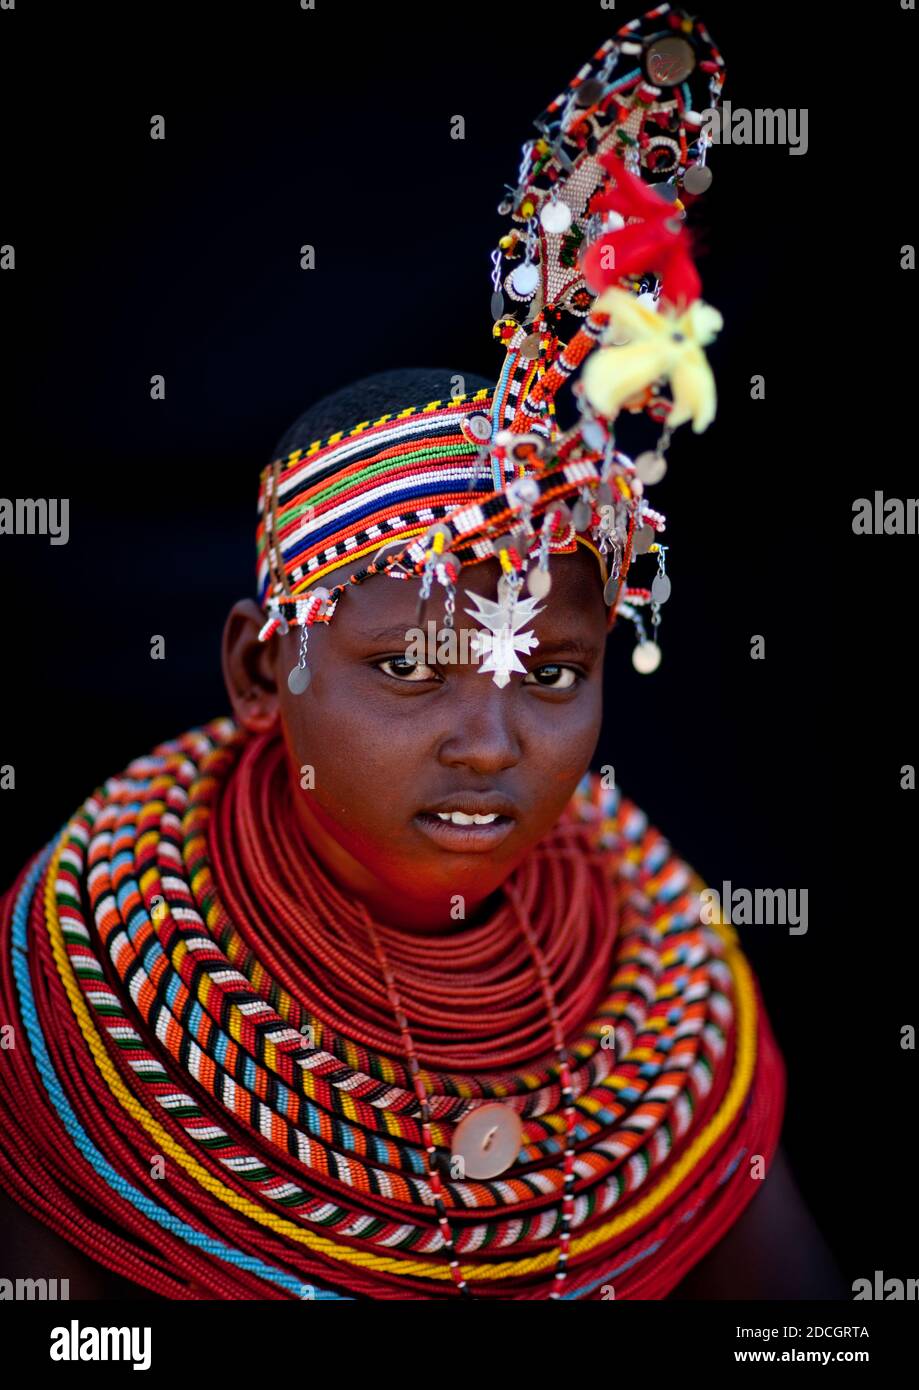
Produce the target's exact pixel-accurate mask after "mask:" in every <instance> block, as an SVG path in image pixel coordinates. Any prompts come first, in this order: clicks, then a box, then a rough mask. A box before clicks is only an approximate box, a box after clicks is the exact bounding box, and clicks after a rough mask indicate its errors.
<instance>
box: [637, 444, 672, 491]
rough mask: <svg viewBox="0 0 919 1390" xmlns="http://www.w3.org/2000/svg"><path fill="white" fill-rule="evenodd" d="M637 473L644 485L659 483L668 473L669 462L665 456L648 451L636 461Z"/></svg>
mask: <svg viewBox="0 0 919 1390" xmlns="http://www.w3.org/2000/svg"><path fill="white" fill-rule="evenodd" d="M635 472H636V473H637V474H638V476H639V478H640V479H641V481H642V482H643V483H659V482H660V480H661V478H662V477H663V476H664V474H665V473H666V472H667V460H666V459H665V458H664V456H663V454H655V453H654V451H653V450H651V449H648V450H647V451H646V452H645V453H643V454H639V455H638V458H637V459H636V460H635Z"/></svg>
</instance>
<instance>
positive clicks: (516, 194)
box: [258, 4, 724, 691]
mask: <svg viewBox="0 0 919 1390" xmlns="http://www.w3.org/2000/svg"><path fill="white" fill-rule="evenodd" d="M723 82H724V64H723V60H722V58H721V55H720V53H719V52H718V50H717V49H716V48H715V46H714V44H713V43H712V40H711V38H710V36H709V34H708V32H707V30H706V28H705V26H704V24H702V23H701V21H700V20H698V19H697V18H695V17H693V16H690V15H687V14H684V13H683V12H682V11H680V10H676V9H674V8H673V7H671V6H670V5H668V4H665V5H658V6H657V7H656V8H654V9H653V10H649V11H648V13H647V14H645V15H643V16H642V17H641V18H640V19H635V20H632V21H630V22H629V23H627V24H625V25H623V26H622V28H621V29H619V31H618V32H617V33H616V35H615V36H614V37H613V38H611V39H609V40H607V42H605V43H604V44H602V45H601V47H600V48H599V49H598V50H597V51H596V52H595V53H594V55H593V57H592V58H591V59H590V60H589V61H588V62H587V63H585V64H584V66H583V67H582V68H581V69H580V70H579V71H578V72H577V73H576V74H575V76H574V77H573V78H572V80H571V82H569V84H568V86H567V87H566V88H565V90H564V91H563V92H562V93H561V94H560V95H559V96H557V97H556V98H555V100H554V101H552V102H551V103H550V104H549V106H548V107H547V108H546V110H545V111H544V112H543V113H542V115H541V116H539V117H538V118H537V120H536V122H535V125H536V129H537V132H538V133H537V136H536V137H535V138H533V139H530V140H528V141H527V142H526V144H525V145H524V146H523V151H522V159H521V163H520V168H519V172H518V175H517V180H516V183H515V184H514V185H513V186H511V185H507V186H506V187H507V194H506V196H505V197H504V198H503V200H502V202H501V203H500V205H499V208H498V211H499V213H500V214H501V215H502V216H505V217H509V218H510V226H509V229H508V230H507V232H506V233H505V235H503V236H502V237H501V238H500V241H499V243H498V246H497V248H496V249H495V250H494V251H493V253H492V274H491V282H492V291H493V292H492V296H491V316H492V320H493V324H494V326H493V336H494V337H495V339H497V340H498V341H499V342H500V343H501V345H502V346H503V347H504V349H505V358H504V365H503V367H502V369H501V373H500V376H499V378H498V381H497V383H496V385H495V386H494V388H493V389H489V390H481V391H477V392H475V393H472V394H469V395H459V396H457V397H456V398H454V399H450V400H443V401H431V402H429V403H428V404H426V405H421V406H408V407H406V408H405V409H404V410H401V411H398V412H396V413H394V414H389V415H383V416H382V417H381V418H380V419H377V420H365V421H363V422H361V423H360V424H358V425H355V426H354V427H353V428H351V429H349V430H347V431H342V432H341V433H338V434H335V435H332V436H331V438H328V439H324V440H317V441H316V442H315V443H313V444H311V445H310V446H309V447H308V448H306V449H296V450H294V451H293V452H292V453H290V454H288V455H287V456H286V457H284V458H278V459H275V460H274V461H273V462H272V463H270V464H269V465H268V466H267V467H266V468H265V469H264V470H263V473H262V479H261V488H260V492H259V524H258V589H259V599H260V602H261V604H262V606H263V608H264V609H265V611H266V615H267V621H266V623H265V625H264V627H263V628H262V630H261V633H260V636H261V638H262V640H267V639H268V638H270V637H271V636H272V634H273V633H275V632H277V631H280V632H286V631H287V630H288V626H289V625H290V624H299V625H300V627H301V634H300V656H299V661H298V664H297V665H296V666H295V667H294V668H293V670H292V671H291V673H290V677H289V684H290V688H291V689H292V690H294V691H300V690H304V689H306V686H307V685H308V683H309V679H310V673H309V668H308V666H307V639H308V632H309V628H310V627H311V626H312V624H313V623H316V622H322V623H328V622H330V621H331V619H332V617H333V616H334V613H335V611H336V608H337V606H338V604H339V602H340V600H341V598H342V596H343V595H344V594H345V593H346V592H347V591H348V588H349V586H350V585H357V584H361V583H362V582H364V581H365V580H366V579H368V578H369V577H371V576H372V575H375V574H385V575H387V576H388V577H392V578H401V579H409V578H411V579H417V580H419V581H420V587H419V608H418V618H419V622H420V621H421V619H422V616H423V612H424V604H425V603H426V601H427V599H428V597H429V596H430V593H431V591H432V587H433V584H434V582H435V581H436V582H437V583H438V584H440V585H442V586H443V588H444V590H445V610H446V617H445V620H444V622H445V626H450V625H451V624H452V621H453V612H454V609H455V598H456V585H457V582H458V579H459V574H460V570H461V569H462V568H463V567H464V566H466V565H470V564H475V563H478V562H480V561H483V560H488V559H491V558H495V557H497V558H498V560H499V561H500V564H501V571H502V573H501V577H500V579H499V581H498V591H497V595H496V597H495V599H494V600H490V599H483V598H482V597H481V596H479V595H470V597H471V598H473V599H474V601H475V604H476V608H475V609H466V610H465V611H466V612H468V613H469V614H470V615H471V616H472V617H473V618H474V619H475V621H476V622H477V623H479V624H482V625H484V626H485V627H487V628H488V629H489V632H488V634H487V635H484V634H482V635H481V637H480V642H481V648H480V649H481V650H483V651H487V652H489V654H490V655H489V661H488V662H487V663H485V665H483V667H482V669H483V671H484V670H486V669H487V670H490V671H492V672H493V679H494V680H495V681H496V683H498V684H499V685H505V684H507V682H508V680H509V671H510V670H522V669H524V668H523V667H521V666H520V664H519V661H518V660H517V655H516V653H517V651H518V650H519V651H528V650H532V648H533V647H535V646H537V645H538V642H537V639H536V638H535V636H534V635H533V633H531V632H528V633H521V632H520V628H521V627H523V626H525V625H526V623H527V622H529V621H530V619H532V618H533V617H534V616H535V615H536V614H537V613H539V612H541V611H542V609H541V608H538V607H537V606H536V605H537V603H539V602H540V601H541V600H544V599H546V598H547V597H548V594H549V591H550V588H551V574H550V559H551V556H552V555H554V554H562V553H571V552H573V551H574V550H575V549H576V547H577V545H579V544H580V545H586V546H588V547H589V548H590V549H591V550H593V551H594V553H595V554H596V556H597V558H598V560H599V562H600V568H601V573H602V576H603V580H604V591H603V592H604V598H605V600H606V602H607V604H608V605H609V626H610V627H611V626H612V625H613V623H614V622H615V620H616V617H617V615H619V614H622V615H624V616H625V617H627V618H628V619H630V620H631V621H632V622H633V623H634V624H635V629H636V634H637V642H636V646H635V650H634V652H633V663H634V665H635V667H636V669H637V670H639V671H642V672H650V671H653V670H654V669H656V667H657V665H658V664H659V661H660V649H659V646H658V643H657V640H656V639H657V629H658V626H659V623H660V607H661V605H662V604H663V603H665V602H666V601H667V598H668V597H669V594H670V579H669V576H668V575H667V572H666V565H665V554H666V547H664V546H663V545H662V544H661V543H660V541H659V539H658V537H659V536H660V534H661V533H662V532H663V530H664V527H665V518H664V516H663V515H662V514H661V513H660V512H658V511H655V510H654V509H653V508H652V507H650V506H649V505H648V502H647V500H646V498H645V488H646V486H648V485H651V484H653V483H655V482H657V481H659V479H660V478H661V477H662V476H663V475H664V472H665V471H666V467H667V465H666V460H665V450H666V448H667V446H668V444H669V442H670V436H671V433H672V431H673V430H674V429H675V428H676V427H677V426H678V425H680V424H682V423H684V422H686V421H691V422H692V425H693V429H694V431H696V432H697V433H698V432H701V431H702V430H704V429H705V428H706V427H707V426H708V424H709V423H710V422H711V420H712V419H713V417H714V413H715V388H714V381H713V378H712V374H711V370H710V368H709V366H708V363H707V361H706V358H705V354H704V349H705V348H706V347H707V346H708V345H709V344H710V343H711V342H712V340H713V339H714V337H715V336H716V334H717V333H718V331H719V329H720V328H721V323H722V321H721V316H720V314H719V313H718V312H717V310H715V309H713V308H711V307H710V306H708V305H706V304H704V303H702V302H701V300H700V298H699V294H700V289H701V285H700V281H699V277H698V274H697V272H696V269H695V266H694V264H693V260H692V256H691V254H690V249H689V245H688V232H687V230H686V226H685V222H686V215H687V210H688V209H689V208H690V207H691V205H692V203H693V202H695V201H696V200H697V199H698V198H699V197H700V196H701V195H702V194H704V192H705V191H706V189H707V188H708V187H709V184H710V183H711V177H712V176H711V170H710V168H709V165H708V160H707V155H708V148H709V143H710V140H709V136H708V133H707V131H706V129H705V118H704V109H705V108H708V110H709V111H711V110H713V109H714V108H715V107H717V105H718V103H719V99H720V95H721V89H722V85H723ZM579 369H581V370H580V376H579V378H578V379H577V380H576V381H573V385H572V389H573V394H574V397H575V399H576V402H577V410H578V418H577V421H576V423H575V424H574V425H573V426H571V427H570V428H567V429H565V430H562V429H561V428H560V426H559V423H558V420H557V417H556V411H555V400H556V396H557V394H558V392H559V391H560V389H561V388H562V386H563V385H564V384H565V383H566V382H568V381H569V379H571V378H573V377H574V374H575V373H576V372H578V370H579ZM629 416H632V417H644V418H645V419H646V420H648V421H650V422H651V424H652V425H653V426H656V427H657V431H656V432H657V435H658V437H657V440H656V442H655V443H654V445H653V447H651V448H646V449H644V450H643V451H642V452H640V453H639V454H638V455H637V457H635V458H634V459H633V458H631V457H629V456H628V455H627V454H625V453H624V452H623V451H622V450H621V449H620V448H619V447H618V442H621V441H618V442H617V438H616V432H617V430H618V429H619V428H620V425H621V424H625V422H626V418H627V417H629ZM401 541H404V542H405V545H404V546H401V547H400V546H399V545H398V543H399V542H401ZM394 545H395V549H394ZM384 552H385V553H384ZM644 554H650V555H651V556H652V559H654V560H656V562H657V572H656V574H655V575H654V577H653V581H652V583H651V585H650V587H646V586H635V585H627V578H628V576H629V571H630V568H631V562H632V559H633V557H634V556H636V555H644ZM349 559H350V560H353V561H354V562H356V564H357V568H356V569H355V571H354V573H352V574H351V575H350V576H349V578H348V580H347V581H346V582H344V583H337V584H335V585H334V587H332V588H328V587H326V586H325V585H323V584H322V583H321V581H322V579H323V577H324V576H325V575H326V574H328V573H329V572H330V571H332V570H334V569H337V568H338V567H339V566H340V565H342V564H343V563H344V562H346V561H347V560H349ZM524 587H525V588H526V590H527V594H528V597H526V598H524V597H522V596H521V592H522V590H523V588H524ZM645 607H649V608H650V613H651V624H652V627H653V635H652V636H651V637H649V635H648V633H647V630H646V628H645V625H644V616H643V612H642V610H643V609H644V608H645Z"/></svg>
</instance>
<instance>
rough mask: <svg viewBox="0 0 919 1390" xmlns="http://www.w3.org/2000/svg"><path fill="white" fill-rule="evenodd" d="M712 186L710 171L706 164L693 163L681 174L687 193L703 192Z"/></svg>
mask: <svg viewBox="0 0 919 1390" xmlns="http://www.w3.org/2000/svg"><path fill="white" fill-rule="evenodd" d="M711 186H712V171H711V169H710V168H709V167H708V165H707V164H693V165H692V166H691V168H689V169H687V170H686V173H685V174H684V175H683V187H684V188H685V189H686V192H687V193H692V194H697V193H705V192H706V190H707V189H709V188H711Z"/></svg>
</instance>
